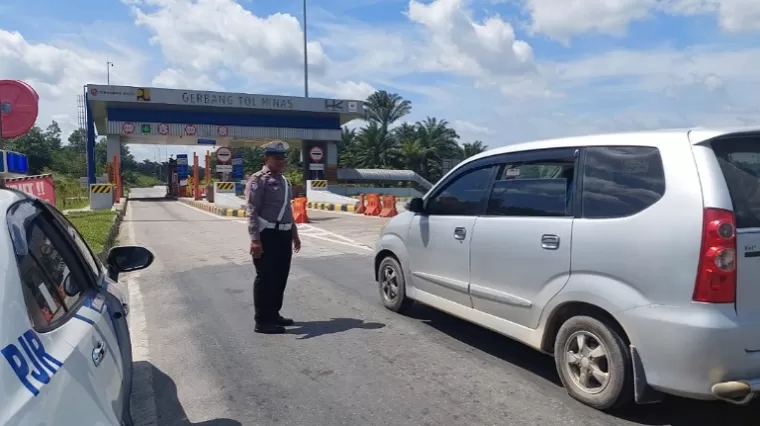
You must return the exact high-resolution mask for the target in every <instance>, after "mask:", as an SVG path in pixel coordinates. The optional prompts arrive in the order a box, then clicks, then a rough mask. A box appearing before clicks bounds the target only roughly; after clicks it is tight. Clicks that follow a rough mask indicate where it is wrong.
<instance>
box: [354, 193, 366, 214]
mask: <svg viewBox="0 0 760 426" xmlns="http://www.w3.org/2000/svg"><path fill="white" fill-rule="evenodd" d="M365 210H367V207H365V206H364V194H359V207H358V208H357V209H356V213H358V214H364V211H365Z"/></svg>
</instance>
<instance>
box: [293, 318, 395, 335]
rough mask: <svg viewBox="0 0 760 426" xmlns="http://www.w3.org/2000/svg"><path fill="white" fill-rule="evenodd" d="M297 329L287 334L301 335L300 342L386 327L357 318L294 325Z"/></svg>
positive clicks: (305, 322)
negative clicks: (356, 330) (355, 330)
mask: <svg viewBox="0 0 760 426" xmlns="http://www.w3.org/2000/svg"><path fill="white" fill-rule="evenodd" d="M293 325H294V326H295V328H291V329H288V331H287V334H297V335H300V336H301V337H299V338H298V339H299V340H303V339H312V338H314V337H319V336H324V335H325V334H335V333H342V332H344V331H348V330H354V329H362V330H377V329H380V328H383V327H385V324H382V323H379V322H364V321H363V320H360V319H356V318H333V319H331V320H328V321H304V322H296V323H295V324H293Z"/></svg>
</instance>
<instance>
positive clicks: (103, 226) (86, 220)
mask: <svg viewBox="0 0 760 426" xmlns="http://www.w3.org/2000/svg"><path fill="white" fill-rule="evenodd" d="M66 217H67V218H68V219H69V220H70V221H71V223H72V224H73V225H74V226H75V227H76V228H77V230H79V233H80V234H82V238H84V239H85V241H87V244H88V245H89V246H90V248H92V251H93V252H95V253H96V254H97V253H100V252H102V251H103V247H104V245H105V243H106V239H107V238H108V233H109V232H110V231H111V225H112V224H113V219H114V217H116V212H114V211H111V210H104V211H96V212H81V213H71V214H68V215H66Z"/></svg>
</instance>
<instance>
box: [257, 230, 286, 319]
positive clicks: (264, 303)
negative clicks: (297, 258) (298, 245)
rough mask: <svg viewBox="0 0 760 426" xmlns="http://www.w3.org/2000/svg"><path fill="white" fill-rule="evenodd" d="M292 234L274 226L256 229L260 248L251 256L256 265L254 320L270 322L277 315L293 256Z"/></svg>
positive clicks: (280, 307)
mask: <svg viewBox="0 0 760 426" xmlns="http://www.w3.org/2000/svg"><path fill="white" fill-rule="evenodd" d="M292 235H293V234H292V233H291V231H280V230H275V229H264V230H262V231H261V232H260V233H259V241H260V242H261V247H262V249H263V250H264V252H263V253H262V254H261V257H259V258H258V259H253V265H254V266H255V267H256V279H255V280H254V281H253V307H254V309H255V310H256V315H255V317H254V319H255V320H256V322H257V323H260V324H266V323H270V324H271V323H274V322H275V321H277V318H278V317H279V315H280V309H282V298H283V295H284V294H285V286H286V285H287V284H288V275H289V274H290V261H291V259H292V258H293V236H292Z"/></svg>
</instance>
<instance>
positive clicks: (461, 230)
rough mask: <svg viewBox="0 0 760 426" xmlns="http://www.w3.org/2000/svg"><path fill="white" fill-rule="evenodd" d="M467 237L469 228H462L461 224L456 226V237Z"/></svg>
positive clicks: (459, 238) (462, 238)
mask: <svg viewBox="0 0 760 426" xmlns="http://www.w3.org/2000/svg"><path fill="white" fill-rule="evenodd" d="M465 237H467V230H466V229H464V228H462V227H461V226H457V227H456V228H454V239H457V240H460V241H461V240H464V239H465Z"/></svg>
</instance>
